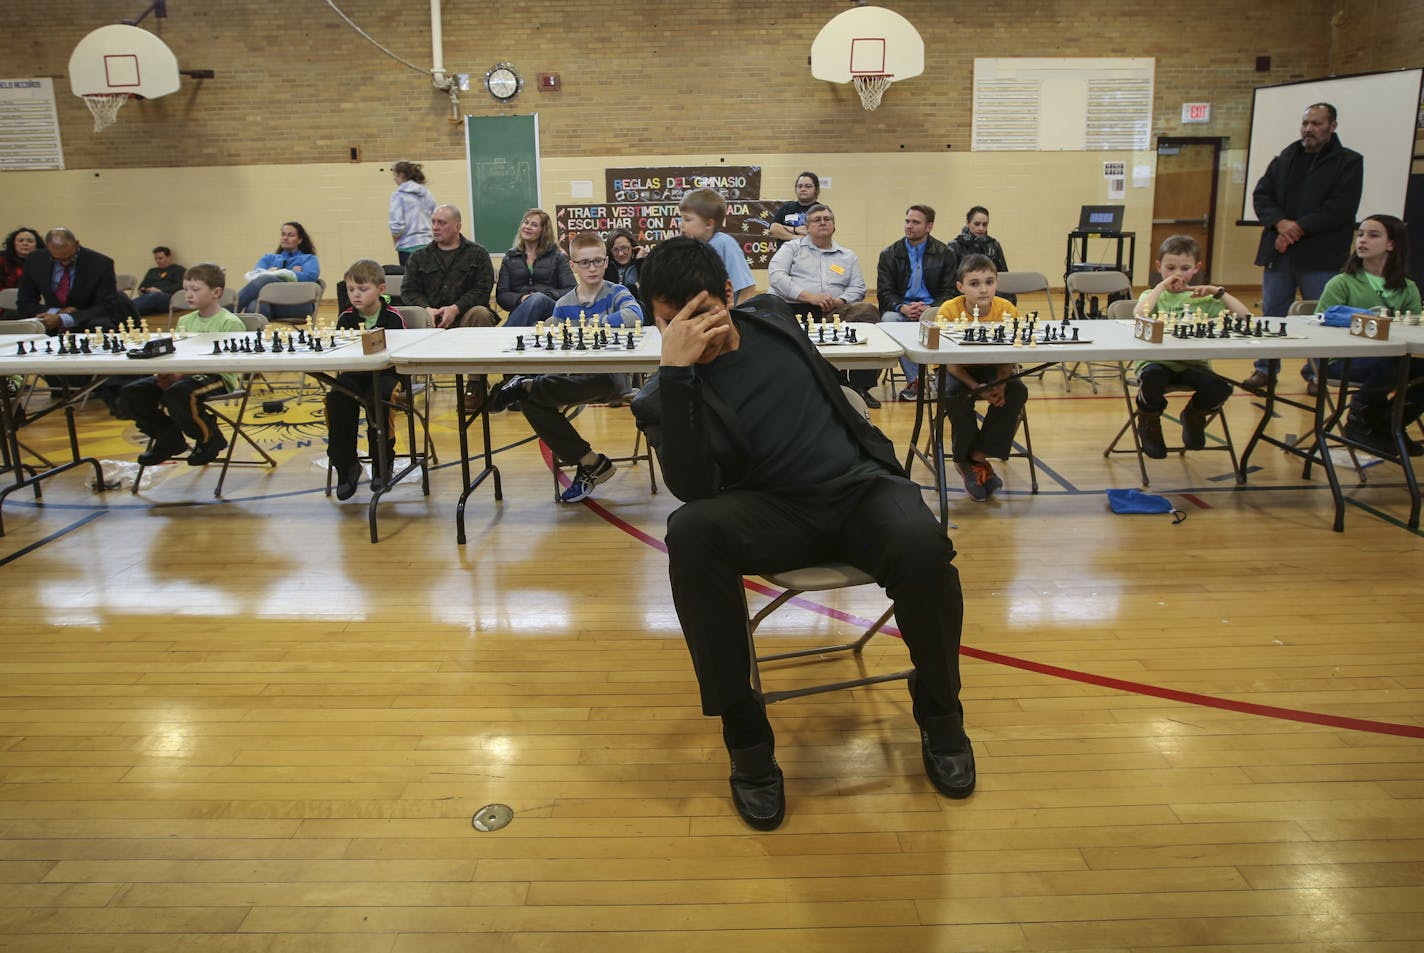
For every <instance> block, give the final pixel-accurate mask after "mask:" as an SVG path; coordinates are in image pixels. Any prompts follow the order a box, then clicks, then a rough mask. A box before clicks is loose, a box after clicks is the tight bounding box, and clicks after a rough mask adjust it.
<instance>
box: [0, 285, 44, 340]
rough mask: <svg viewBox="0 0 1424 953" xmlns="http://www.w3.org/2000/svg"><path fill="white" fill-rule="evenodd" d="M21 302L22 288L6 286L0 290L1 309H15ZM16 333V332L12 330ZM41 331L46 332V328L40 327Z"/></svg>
mask: <svg viewBox="0 0 1424 953" xmlns="http://www.w3.org/2000/svg"><path fill="white" fill-rule="evenodd" d="M19 304H20V289H19V288H6V289H5V290H4V291H0V311H14V310H15V309H16V308H17V307H19ZM11 333H15V332H11ZM40 333H41V334H43V333H44V328H43V327H41V328H40Z"/></svg>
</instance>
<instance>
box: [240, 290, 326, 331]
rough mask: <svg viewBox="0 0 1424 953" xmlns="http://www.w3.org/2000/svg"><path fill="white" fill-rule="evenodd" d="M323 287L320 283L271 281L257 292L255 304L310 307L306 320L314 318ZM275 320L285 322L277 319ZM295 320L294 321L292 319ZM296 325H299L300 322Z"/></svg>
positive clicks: (319, 304)
mask: <svg viewBox="0 0 1424 953" xmlns="http://www.w3.org/2000/svg"><path fill="white" fill-rule="evenodd" d="M324 291H325V285H324V284H323V283H322V282H321V281H319V280H318V281H273V282H270V283H269V284H265V285H263V286H262V287H261V288H259V289H258V291H257V304H258V305H263V304H275V305H284V306H290V305H310V306H311V311H310V312H309V314H308V320H310V319H311V318H314V317H316V312H317V309H318V308H319V307H321V298H322V294H323V293H324ZM276 320H279V321H283V320H287V319H284V318H277V319H276ZM293 320H295V319H293ZM296 323H298V324H300V323H301V322H300V321H297V322H296Z"/></svg>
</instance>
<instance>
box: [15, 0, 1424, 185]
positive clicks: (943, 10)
mask: <svg viewBox="0 0 1424 953" xmlns="http://www.w3.org/2000/svg"><path fill="white" fill-rule="evenodd" d="M338 5H339V6H340V7H341V8H342V9H343V10H344V11H345V12H346V13H347V14H348V15H349V16H351V17H352V19H354V20H355V21H356V22H357V23H358V24H360V25H361V26H362V27H363V28H365V29H366V30H367V32H369V33H370V34H371V35H372V36H374V37H376V38H377V39H379V40H380V41H381V42H383V43H384V44H385V45H387V46H389V47H390V48H392V49H393V50H395V51H396V52H398V53H400V54H401V55H402V56H404V57H405V58H407V59H409V60H411V61H413V62H416V63H420V64H425V63H428V62H429V60H430V55H431V51H430V39H429V22H428V20H429V14H428V7H427V6H426V5H425V4H423V3H420V2H414V0H412V2H408V3H405V4H391V3H389V2H387V0H339V3H338ZM892 5H893V6H894V8H895V9H896V10H897V11H898V12H900V13H902V14H904V15H905V16H907V17H908V18H909V19H910V20H911V21H912V22H914V23H915V24H916V25H917V27H918V28H919V29H920V32H921V34H922V35H923V36H924V37H925V40H926V46H927V49H926V69H925V75H924V76H922V77H920V78H919V79H917V80H914V81H911V83H909V84H907V85H905V86H904V87H903V88H892V89H891V91H890V92H889V93H888V94H887V96H886V98H885V102H884V104H883V105H882V106H881V107H880V109H879V110H877V111H876V112H873V113H867V112H864V111H863V110H861V109H860V107H859V104H858V101H857V100H856V98H855V95H854V92H853V90H852V89H851V88H850V87H848V86H846V87H841V86H834V85H831V84H827V83H823V82H819V81H817V80H813V79H812V78H811V77H810V73H809V70H808V68H807V65H806V61H807V55H808V51H809V47H810V42H811V39H812V38H813V37H814V35H815V33H816V32H817V30H819V29H820V27H821V26H822V25H823V24H824V23H825V21H826V20H827V19H829V17H830V16H831V15H832V14H833V13H835V12H837V11H838V10H839V9H841V7H840V5H834V4H825V3H820V2H781V0H777V2H772V3H767V2H760V0H759V2H750V0H706V2H703V3H699V4H686V5H684V4H673V3H670V2H654V0H631V2H614V3H606V4H589V3H569V2H562V0H546V2H538V3H526V4H517V5H516V4H475V3H468V2H460V0H447V2H446V4H445V17H444V28H445V43H444V48H445V62H446V66H447V69H449V70H450V71H452V72H469V73H471V74H473V75H472V79H473V80H474V81H475V83H476V85H477V88H475V89H472V90H471V91H470V92H468V93H466V94H464V104H465V107H466V110H467V111H469V112H475V113H481V114H492V113H498V112H500V111H502V110H503V111H509V112H528V111H531V110H536V109H537V110H538V111H539V113H540V115H541V127H542V128H541V141H542V148H543V151H544V154H545V155H546V156H550V157H555V156H574V155H592V154H613V155H616V154H619V153H637V154H660V153H662V154H679V153H686V152H691V151H697V152H705V151H715V150H722V149H725V150H729V151H736V152H739V153H748V152H875V151H890V152H900V151H902V150H903V151H905V152H916V151H939V152H943V151H944V150H945V147H946V145H949V146H951V147H952V148H953V150H955V151H961V152H962V151H968V149H969V129H970V125H969V123H970V110H971V100H972V78H973V60H974V57H975V56H1093V57H1101V56H1154V57H1157V88H1156V110H1155V113H1156V119H1155V122H1156V129H1155V130H1154V131H1155V132H1156V133H1175V132H1181V131H1184V130H1183V129H1182V128H1181V127H1180V125H1179V123H1178V118H1179V113H1180V104H1181V103H1182V102H1183V101H1187V100H1192V101H1196V100H1205V101H1210V102H1212V103H1213V104H1214V107H1215V110H1214V118H1213V122H1212V123H1211V124H1210V125H1209V126H1206V127H1203V126H1190V127H1186V128H1187V129H1188V130H1190V131H1191V133H1192V134H1195V135H1223V136H1229V137H1231V139H1232V141H1233V144H1236V143H1241V144H1244V142H1245V137H1246V132H1247V123H1248V122H1249V114H1250V91H1251V89H1252V87H1254V86H1256V85H1261V84H1266V83H1279V82H1285V81H1289V80H1295V79H1305V78H1311V77H1316V76H1321V75H1324V74H1326V73H1328V72H1330V71H1331V69H1332V67H1334V66H1335V64H1339V67H1340V68H1339V69H1338V71H1340V72H1358V71H1361V70H1363V69H1382V68H1390V67H1394V66H1405V65H1414V63H1415V62H1416V61H1417V59H1418V55H1417V50H1418V49H1419V46H1420V40H1421V30H1424V27H1421V23H1424V0H1298V2H1295V3H1291V4H1283V3H1281V2H1280V0H1199V2H1197V3H1195V4H1192V5H1190V6H1187V7H1183V8H1181V9H1180V10H1170V11H1168V10H1164V8H1163V7H1162V6H1161V4H1156V3H1154V4H1123V3H1121V2H1118V0H1113V2H1107V0H1079V2H1073V3H1067V2H1046V0H1034V2H1030V0H1001V2H1000V3H998V4H995V5H992V6H973V5H971V6H964V5H957V4H956V5H951V4H946V3H944V2H942V0H907V2H899V3H894V4H892ZM63 6H64V15H63V16H61V17H55V16H52V15H50V13H51V11H52V10H53V7H52V6H46V5H44V4H24V5H19V6H17V7H16V8H14V9H12V10H11V11H10V12H9V14H8V20H9V22H10V26H11V31H12V32H11V37H12V38H13V39H12V41H11V44H10V45H11V46H12V48H14V55H7V57H6V59H7V61H8V63H9V66H8V67H6V69H5V73H6V74H8V75H12V76H34V75H40V76H50V77H54V78H55V79H56V80H57V82H56V91H57V98H58V104H59V111H60V121H61V125H62V129H63V134H64V146H65V159H66V164H67V165H68V166H69V167H70V168H132V167H144V166H204V165H231V164H255V163H261V164H269V163H278V164H281V163H315V162H339V161H344V160H345V159H346V157H347V149H348V147H349V146H353V145H354V146H359V147H360V148H361V150H362V154H363V156H364V157H365V158H367V159H368V160H375V161H387V160H389V159H391V158H394V157H398V156H401V155H411V156H414V157H417V158H421V159H431V160H433V159H453V158H459V157H462V156H463V147H462V145H461V142H460V137H459V133H458V130H457V129H456V128H455V127H453V126H451V125H450V124H449V123H447V122H446V117H447V116H448V115H449V103H448V100H447V99H446V97H445V96H444V95H443V94H442V93H440V92H438V91H436V90H434V89H433V88H432V87H431V84H430V81H429V79H428V78H426V77H423V76H421V75H420V74H418V73H416V72H414V71H412V70H410V69H408V68H407V67H405V66H402V65H400V64H399V63H396V62H395V61H393V60H391V59H389V58H387V57H386V56H384V55H383V54H381V53H380V52H379V51H377V50H375V49H374V48H372V47H370V46H369V45H367V44H366V43H365V42H364V41H363V40H361V39H360V38H359V37H358V36H357V35H356V34H355V33H354V32H352V31H351V29H350V28H349V27H348V26H346V24H344V23H343V22H341V20H340V19H339V18H338V17H337V16H336V14H335V13H334V12H332V10H331V9H330V8H329V7H328V6H327V5H326V4H324V3H322V2H320V0H307V2H303V3H293V2H290V0H284V2H276V0H226V2H223V3H211V2H210V3H200V2H191V0H181V2H175V3H172V4H170V5H169V10H170V15H169V17H168V18H167V19H166V20H163V21H155V20H153V19H152V18H150V19H148V20H147V21H145V24H144V25H145V26H146V27H149V28H153V29H155V30H156V32H158V33H159V34H160V35H161V36H162V37H163V39H164V40H165V42H167V43H168V45H169V46H170V47H171V48H172V49H173V50H174V51H175V52H176V53H177V55H178V58H179V62H180V64H181V65H182V66H183V67H185V68H206V69H213V70H216V71H217V74H218V75H217V78H216V79H211V80H203V81H198V80H192V79H187V78H185V79H184V80H183V86H182V89H181V90H180V91H179V92H178V93H175V94H173V95H171V96H168V97H164V98H162V99H159V100H155V101H153V102H145V103H136V104H131V105H129V106H127V107H125V110H124V112H123V113H122V114H121V118H120V120H119V123H118V124H117V125H116V126H114V127H113V128H111V129H110V130H108V131H106V132H105V133H103V134H102V135H95V134H93V133H92V132H91V131H90V128H89V126H90V119H89V116H88V113H87V111H86V110H85V109H84V107H83V105H82V103H80V102H79V101H78V100H77V99H75V98H74V97H73V96H71V95H70V93H69V84H68V80H67V63H68V58H69V54H70V52H71V51H72V50H73V48H74V46H75V44H76V43H77V42H78V41H79V39H80V38H81V37H82V36H84V35H85V34H86V33H87V32H88V31H89V30H91V29H93V28H94V27H96V26H98V25H101V24H104V23H111V22H114V20H115V18H116V16H118V15H119V14H122V13H128V14H130V15H131V14H133V13H137V12H139V8H140V7H141V6H142V3H141V2H138V0H135V2H133V3H130V4H128V5H126V6H125V5H121V4H115V3H114V2H112V0H71V2H67V3H65V4H64V5H63ZM130 8H132V9H130ZM1332 18H1333V21H1334V23H1335V26H1334V27H1332ZM1258 55H1267V56H1270V57H1271V58H1272V64H1273V66H1272V69H1271V71H1270V72H1267V73H1258V72H1256V71H1255V62H1256V57H1257V56H1258ZM500 60H509V61H511V62H513V63H514V64H515V65H516V66H517V67H518V68H519V69H520V70H521V71H522V72H523V74H524V76H525V79H526V81H527V84H528V85H527V87H526V89H525V91H524V92H523V93H521V94H520V95H519V96H518V97H516V99H515V100H514V101H513V102H512V103H511V104H509V105H498V104H496V103H494V101H493V100H491V99H490V97H489V96H488V95H487V94H486V93H485V92H484V91H483V89H482V88H478V83H479V81H480V80H482V78H483V73H484V71H485V70H486V69H487V68H488V67H489V66H490V65H492V64H493V63H495V62H497V61H500ZM540 72H558V73H560V74H561V78H562V85H563V89H562V91H560V92H557V93H541V92H539V91H537V90H536V89H535V88H534V85H535V78H536V75H537V74H538V73H540ZM694 130H695V131H694ZM694 137H696V138H697V139H700V140H702V142H703V143H705V145H704V144H701V143H695V142H694V141H693V138H694Z"/></svg>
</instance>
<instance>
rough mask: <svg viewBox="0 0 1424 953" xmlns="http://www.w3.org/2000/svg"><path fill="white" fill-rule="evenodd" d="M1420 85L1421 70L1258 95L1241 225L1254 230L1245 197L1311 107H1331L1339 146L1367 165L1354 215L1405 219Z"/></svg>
mask: <svg viewBox="0 0 1424 953" xmlns="http://www.w3.org/2000/svg"><path fill="white" fill-rule="evenodd" d="M1421 78H1424V69H1406V70H1392V71H1390V72H1388V73H1362V74H1360V75H1358V76H1341V77H1337V78H1334V79H1314V80H1307V81H1305V82H1302V83H1286V84H1284V85H1282V86H1259V87H1257V88H1256V95H1255V98H1254V99H1253V100H1252V104H1251V140H1250V144H1249V145H1248V147H1247V153H1246V194H1245V198H1244V201H1243V203H1242V209H1241V223H1242V224H1247V225H1256V224H1259V220H1258V219H1257V218H1256V209H1255V207H1254V206H1253V205H1252V203H1251V193H1252V192H1254V191H1255V189H1256V183H1257V182H1259V181H1261V176H1262V175H1264V174H1265V173H1266V166H1268V165H1270V164H1271V160H1272V159H1274V158H1275V157H1276V156H1278V155H1280V153H1281V150H1282V149H1284V148H1285V147H1286V146H1288V145H1290V144H1291V143H1292V142H1297V141H1299V140H1300V117H1301V114H1302V113H1304V112H1305V107H1307V106H1309V105H1310V104H1311V103H1330V104H1331V105H1332V106H1334V107H1335V109H1336V110H1337V111H1338V113H1339V125H1338V126H1337V127H1336V129H1335V133H1336V135H1338V136H1339V137H1340V142H1341V143H1342V144H1343V145H1345V146H1347V147H1349V148H1351V149H1354V150H1355V151H1356V152H1358V153H1360V154H1361V155H1363V156H1364V157H1365V191H1364V196H1363V197H1362V198H1361V199H1360V212H1359V214H1360V215H1373V214H1376V213H1384V214H1388V215H1398V216H1399V217H1401V218H1403V217H1404V196H1405V192H1406V191H1407V190H1408V188H1409V167H1410V163H1411V161H1412V160H1413V158H1414V125H1415V122H1416V121H1417V118H1418V116H1419V91H1420V81H1421Z"/></svg>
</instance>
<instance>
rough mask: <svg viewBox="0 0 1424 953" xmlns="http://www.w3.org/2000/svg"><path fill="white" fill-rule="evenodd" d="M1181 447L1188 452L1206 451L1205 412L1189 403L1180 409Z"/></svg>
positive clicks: (1159, 427)
mask: <svg viewBox="0 0 1424 953" xmlns="http://www.w3.org/2000/svg"><path fill="white" fill-rule="evenodd" d="M1158 429H1159V430H1160V429H1161V426H1160V424H1159V426H1158ZM1182 445H1183V446H1185V447H1186V448H1187V449H1188V450H1205V449H1206V411H1204V410H1201V409H1200V408H1197V407H1193V406H1192V405H1191V404H1190V403H1188V404H1187V406H1185V407H1183V408H1182Z"/></svg>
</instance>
